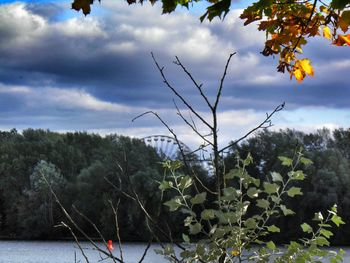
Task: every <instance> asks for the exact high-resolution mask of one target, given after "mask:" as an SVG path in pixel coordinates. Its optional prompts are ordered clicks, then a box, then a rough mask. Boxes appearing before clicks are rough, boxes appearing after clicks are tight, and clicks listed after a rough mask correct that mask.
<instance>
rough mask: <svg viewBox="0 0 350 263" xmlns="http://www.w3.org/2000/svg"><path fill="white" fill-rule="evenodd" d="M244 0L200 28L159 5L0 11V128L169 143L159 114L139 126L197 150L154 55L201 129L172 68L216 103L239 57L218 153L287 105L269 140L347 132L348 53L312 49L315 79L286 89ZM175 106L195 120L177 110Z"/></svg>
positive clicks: (8, 6) (4, 4)
mask: <svg viewBox="0 0 350 263" xmlns="http://www.w3.org/2000/svg"><path fill="white" fill-rule="evenodd" d="M247 2H249V1H246V2H244V1H238V3H237V4H235V5H234V8H233V10H232V11H231V12H230V13H229V14H228V15H227V16H226V18H225V20H223V21H221V20H218V19H215V20H214V21H212V22H211V23H209V22H207V21H206V22H204V23H200V21H199V16H200V14H201V13H203V12H204V11H203V10H204V6H203V5H199V6H195V7H194V8H193V9H191V11H188V10H186V9H185V8H180V9H178V10H176V12H174V13H172V14H170V15H161V6H160V5H155V6H153V7H152V6H151V5H150V4H149V3H145V4H143V5H142V6H141V5H132V6H128V5H127V3H126V2H125V1H117V0H102V2H101V4H99V3H97V2H96V3H95V4H94V5H93V9H92V13H91V15H89V16H87V17H85V16H84V15H83V14H82V13H78V12H76V11H74V10H71V9H70V5H71V2H70V1H65V0H62V1H51V2H50V1H42V0H41V1H16V2H14V1H10V0H6V1H0V130H10V129H12V128H16V129H17V130H19V131H22V130H23V129H26V128H42V129H50V130H52V131H58V132H66V131H87V132H94V133H99V134H101V135H105V134H109V133H117V134H121V135H128V136H133V137H139V138H142V137H145V136H149V135H155V134H164V135H169V131H167V129H166V128H165V127H163V126H162V124H161V123H160V122H159V120H157V119H156V118H154V117H153V116H150V115H149V116H148V115H147V116H144V117H143V118H139V119H137V120H136V121H134V122H132V119H133V118H134V117H135V116H138V115H139V114H142V113H143V112H146V111H150V110H152V111H155V112H157V113H158V114H159V115H160V116H161V117H162V118H163V119H164V120H165V121H166V122H167V123H168V124H169V126H170V127H171V128H172V129H173V130H174V132H176V133H177V134H178V136H179V138H180V140H181V141H183V142H184V143H185V144H187V145H189V146H190V147H191V148H195V147H196V146H197V144H200V143H202V141H201V140H200V139H199V138H196V136H195V135H194V134H193V132H191V130H190V129H189V128H188V127H186V125H185V124H184V123H183V122H182V120H181V119H180V118H179V117H178V116H177V115H176V110H175V109H174V103H173V99H174V98H175V96H174V94H172V92H171V91H170V90H169V89H168V88H167V87H166V86H165V85H164V83H163V82H162V79H161V76H160V74H159V71H158V70H157V68H156V66H155V64H154V62H153V60H152V57H151V55H150V52H153V53H154V55H155V57H156V59H157V61H158V63H159V64H160V65H161V66H164V72H165V74H166V76H167V78H168V80H169V82H171V83H172V85H173V86H174V87H176V89H177V90H178V91H179V92H181V94H183V96H184V97H186V98H187V99H188V101H189V102H190V103H191V104H192V105H193V106H194V108H195V109H196V110H198V111H199V112H200V113H201V114H203V116H205V118H206V119H209V118H210V113H209V111H208V108H207V107H206V104H205V102H204V101H203V100H202V99H201V97H200V96H199V94H198V90H196V89H195V88H194V87H193V85H191V81H190V80H189V79H188V78H187V76H186V75H185V74H184V72H183V71H182V70H181V68H179V67H178V66H177V65H175V64H174V63H173V61H174V58H175V56H178V57H179V58H180V60H181V61H182V63H183V64H184V65H186V67H187V69H188V70H189V71H191V72H192V74H193V76H194V77H195V78H196V80H197V81H198V82H199V83H203V90H204V91H205V92H206V94H208V97H209V99H210V100H213V99H214V95H215V94H216V91H217V88H218V84H219V81H220V78H221V76H222V72H223V70H224V66H225V63H226V61H227V58H228V56H229V54H230V53H232V52H237V54H236V55H235V56H234V57H233V59H232V63H231V65H230V67H229V69H228V75H227V79H226V82H225V85H224V88H223V93H222V100H221V103H220V105H219V114H218V117H219V135H220V144H221V145H222V146H225V145H226V144H227V143H228V142H229V141H230V140H234V139H235V138H238V137H240V136H241V135H243V134H244V133H245V132H247V131H249V130H250V129H252V128H254V127H255V126H256V125H257V124H259V123H260V122H261V121H262V120H263V119H264V118H265V115H266V113H267V112H271V111H272V110H273V109H274V108H275V107H276V106H277V105H279V104H280V103H282V102H285V103H286V107H285V109H284V110H283V111H282V112H279V113H278V114H276V115H275V116H274V117H273V119H272V122H273V124H274V126H273V127H272V129H274V130H279V129H284V128H292V129H297V130H303V131H306V132H312V131H315V130H317V129H320V128H322V127H328V128H331V129H334V128H337V127H344V128H348V127H349V125H350V101H349V98H350V85H349V84H348V83H349V81H348V79H349V75H348V74H349V69H350V48H349V47H335V46H332V45H330V43H329V42H328V41H327V40H325V39H321V38H318V39H312V40H310V44H309V45H308V46H307V47H306V48H305V50H304V55H305V56H306V57H308V58H310V59H311V60H312V63H313V66H314V69H315V76H314V77H312V78H308V79H306V80H304V81H303V83H302V84H298V83H297V82H296V81H295V80H293V81H290V79H289V75H288V74H281V73H278V72H277V70H276V66H277V61H278V58H277V57H276V58H272V57H268V58H267V57H263V56H262V55H261V54H260V52H261V51H262V49H263V44H264V40H265V36H264V33H262V32H259V31H258V30H257V26H256V25H250V26H243V23H242V21H241V20H240V19H239V14H240V13H241V12H242V9H241V8H242V7H244V6H246V5H247ZM176 104H177V105H178V107H179V108H180V109H181V110H182V112H183V114H184V115H185V116H189V115H188V111H187V110H186V108H185V107H184V105H183V104H182V103H181V102H180V101H178V100H176ZM198 128H199V129H201V128H202V127H201V126H200V125H199V124H198Z"/></svg>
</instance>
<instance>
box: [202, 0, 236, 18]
mask: <svg viewBox="0 0 350 263" xmlns="http://www.w3.org/2000/svg"><path fill="white" fill-rule="evenodd" d="M230 6H231V0H221V1H218V2H216V3H215V4H213V5H211V6H209V7H208V8H207V12H205V13H204V15H202V16H201V17H200V20H201V22H203V20H204V19H205V18H206V17H208V19H209V21H211V20H213V18H214V17H219V18H221V16H222V13H224V16H223V17H225V16H226V15H227V13H228V12H229V11H230Z"/></svg>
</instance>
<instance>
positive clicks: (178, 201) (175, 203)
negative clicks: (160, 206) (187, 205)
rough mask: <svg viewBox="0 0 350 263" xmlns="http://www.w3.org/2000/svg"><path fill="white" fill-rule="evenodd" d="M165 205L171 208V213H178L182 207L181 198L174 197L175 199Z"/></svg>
mask: <svg viewBox="0 0 350 263" xmlns="http://www.w3.org/2000/svg"><path fill="white" fill-rule="evenodd" d="M164 205H166V206H169V209H170V211H171V212H173V211H176V210H177V209H178V208H179V207H180V206H181V205H182V203H181V199H180V198H179V197H174V198H173V199H171V200H169V201H167V202H165V203H164Z"/></svg>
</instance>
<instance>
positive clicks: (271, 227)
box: [267, 225, 281, 233]
mask: <svg viewBox="0 0 350 263" xmlns="http://www.w3.org/2000/svg"><path fill="white" fill-rule="evenodd" d="M267 230H268V231H269V232H271V233H279V232H281V229H279V227H277V226H275V225H272V226H269V227H268V228H267Z"/></svg>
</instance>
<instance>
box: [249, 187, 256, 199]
mask: <svg viewBox="0 0 350 263" xmlns="http://www.w3.org/2000/svg"><path fill="white" fill-rule="evenodd" d="M247 195H248V196H249V197H250V198H255V197H258V195H259V190H258V189H257V188H255V187H250V188H249V189H248V190H247Z"/></svg>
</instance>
